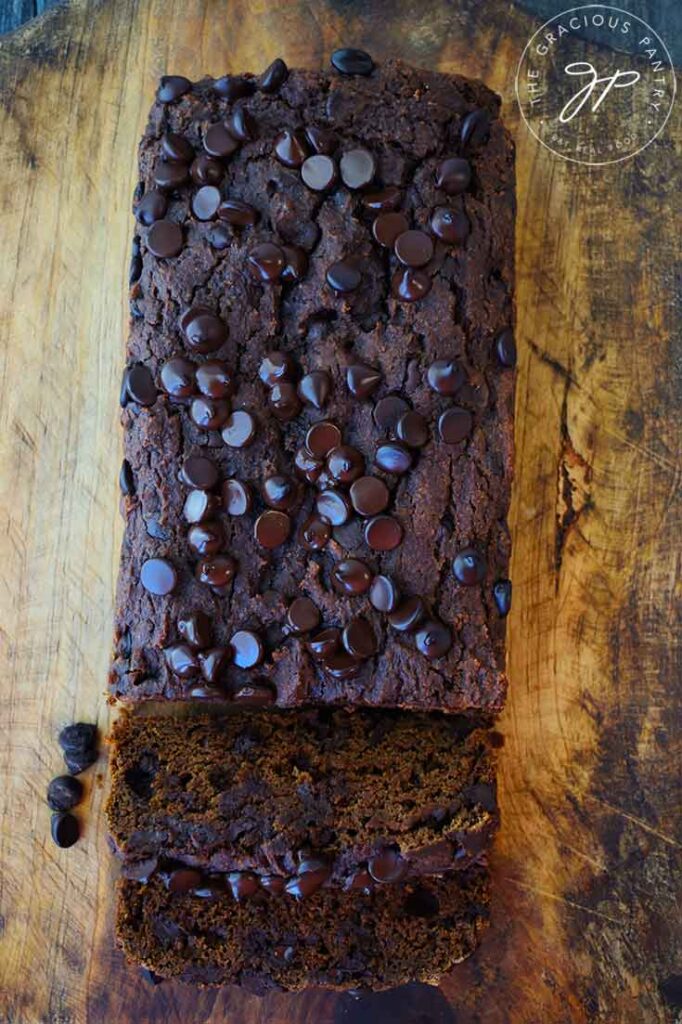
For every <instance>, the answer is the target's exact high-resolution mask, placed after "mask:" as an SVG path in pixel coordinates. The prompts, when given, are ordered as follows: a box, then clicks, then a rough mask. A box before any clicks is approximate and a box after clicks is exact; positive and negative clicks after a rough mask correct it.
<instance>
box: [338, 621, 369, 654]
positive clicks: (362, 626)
mask: <svg viewBox="0 0 682 1024" xmlns="http://www.w3.org/2000/svg"><path fill="white" fill-rule="evenodd" d="M341 642H342V644H343V646H344V647H345V648H346V650H347V651H348V653H349V654H352V655H353V657H354V658H371V657H372V655H373V654H376V652H377V646H378V645H377V638H376V636H375V635H374V630H373V629H372V627H371V626H370V624H369V622H368V621H367V619H364V618H363V617H362V616H360V615H358V616H357V617H356V618H354V619H351V620H350V622H349V623H348V625H347V626H346V628H345V629H344V631H343V633H342V634H341Z"/></svg>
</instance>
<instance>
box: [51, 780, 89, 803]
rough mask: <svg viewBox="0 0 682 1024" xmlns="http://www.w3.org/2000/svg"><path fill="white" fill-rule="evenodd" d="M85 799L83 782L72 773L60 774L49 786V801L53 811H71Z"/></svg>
mask: <svg viewBox="0 0 682 1024" xmlns="http://www.w3.org/2000/svg"><path fill="white" fill-rule="evenodd" d="M82 799H83V783H82V782H79V780H78V779H74V778H73V776H71V775H58V776H57V778H56V779H52V781H51V782H50V784H49V786H48V787H47V803H48V806H49V807H51V808H52V810H53V811H70V810H71V808H72V807H75V806H76V804H79V803H80V802H81V800H82Z"/></svg>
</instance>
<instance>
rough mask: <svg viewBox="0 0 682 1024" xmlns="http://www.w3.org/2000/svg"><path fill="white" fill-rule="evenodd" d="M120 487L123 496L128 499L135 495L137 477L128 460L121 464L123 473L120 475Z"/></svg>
mask: <svg viewBox="0 0 682 1024" xmlns="http://www.w3.org/2000/svg"><path fill="white" fill-rule="evenodd" d="M118 486H119V488H120V491H121V494H122V495H123V496H124V497H126V498H131V497H133V495H134V494H135V476H134V474H133V470H132V467H131V465H130V463H129V462H128V460H127V459H124V460H123V462H122V463H121V471H120V473H119V474H118Z"/></svg>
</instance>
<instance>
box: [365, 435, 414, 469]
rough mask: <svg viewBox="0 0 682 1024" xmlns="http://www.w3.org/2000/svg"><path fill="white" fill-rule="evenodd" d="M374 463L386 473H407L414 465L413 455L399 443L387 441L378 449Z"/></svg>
mask: <svg viewBox="0 0 682 1024" xmlns="http://www.w3.org/2000/svg"><path fill="white" fill-rule="evenodd" d="M374 461H375V463H376V464H377V466H378V467H379V469H383V471H384V472H385V473H396V474H401V473H407V471H408V469H409V468H410V466H411V465H412V455H411V454H410V452H409V451H408V449H407V448H406V447H405V445H404V444H400V443H399V442H398V441H386V442H385V443H384V444H380V445H379V447H378V448H377V450H376V452H375V455H374Z"/></svg>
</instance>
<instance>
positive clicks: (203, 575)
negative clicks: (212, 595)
mask: <svg viewBox="0 0 682 1024" xmlns="http://www.w3.org/2000/svg"><path fill="white" fill-rule="evenodd" d="M236 568H237V567H236V565H235V561H234V559H233V558H231V557H230V555H213V556H212V557H210V558H202V560H201V561H200V562H199V563H198V564H197V567H196V569H195V573H194V575H195V576H196V578H197V579H198V581H199V583H206V584H207V585H208V586H209V587H213V588H218V589H219V590H221V589H223V588H224V587H227V586H228V585H229V584H230V583H231V582H232V580H233V578H234V574H235V571H236Z"/></svg>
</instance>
